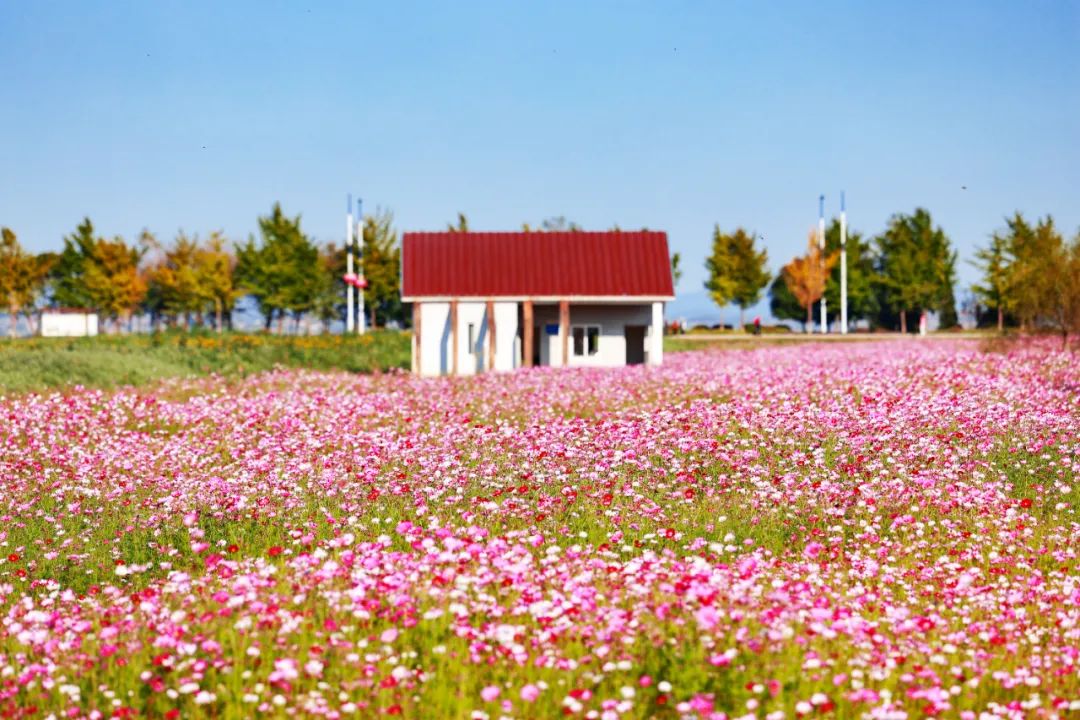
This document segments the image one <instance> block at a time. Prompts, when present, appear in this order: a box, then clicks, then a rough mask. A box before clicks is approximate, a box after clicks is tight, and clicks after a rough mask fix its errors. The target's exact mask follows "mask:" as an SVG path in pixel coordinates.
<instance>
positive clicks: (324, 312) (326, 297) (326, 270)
mask: <svg viewBox="0 0 1080 720" xmlns="http://www.w3.org/2000/svg"><path fill="white" fill-rule="evenodd" d="M353 252H355V250H354V251H353ZM346 263H347V259H346V250H345V247H344V246H342V247H338V246H337V245H336V244H334V243H330V244H329V245H326V246H325V247H323V248H321V249H320V250H319V284H318V290H317V292H316V294H315V303H314V306H313V307H312V309H311V311H312V313H313V314H314V315H315V317H316V318H318V319H319V321H320V322H322V324H323V328H324V329H328V328H329V325H330V323H331V322H332V321H334V320H341V319H342V318H344V316H345V280H344V277H345V273H346V271H347V267H348V266H347V264H346Z"/></svg>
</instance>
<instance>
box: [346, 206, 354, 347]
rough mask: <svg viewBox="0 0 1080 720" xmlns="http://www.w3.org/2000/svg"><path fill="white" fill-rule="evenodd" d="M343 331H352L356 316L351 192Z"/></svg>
mask: <svg viewBox="0 0 1080 720" xmlns="http://www.w3.org/2000/svg"><path fill="white" fill-rule="evenodd" d="M345 215H346V217H345V332H346V333H350V334H351V333H352V331H353V329H354V328H355V327H356V318H355V316H354V315H353V310H354V306H353V286H352V274H353V247H352V245H353V242H352V241H353V237H352V231H353V217H352V193H349V195H348V196H347V199H346V201H345Z"/></svg>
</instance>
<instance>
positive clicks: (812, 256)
mask: <svg viewBox="0 0 1080 720" xmlns="http://www.w3.org/2000/svg"><path fill="white" fill-rule="evenodd" d="M838 260H839V253H838V252H836V251H834V252H833V253H832V254H828V255H823V254H822V252H821V244H820V243H819V242H818V237H817V233H816V232H815V231H813V230H811V231H810V234H809V235H808V237H807V242H806V254H805V255H801V256H799V257H796V258H794V259H792V260H791V261H790V262H789V263H788V264H787V265H785V266H784V267H783V269H782V270H781V271H780V274H781V275H782V276H783V278H784V284H785V285H787V287H788V291H789V292H790V293H791V296H792V297H794V298H795V301H796V302H797V303H798V304H799V307H801V308H802V309H803V310H804V311H805V312H806V322H805V325H804V327H805V329H806V332H810V331H811V330H813V323H814V315H813V313H814V303H816V302H817V301H818V300H820V299H821V296H822V295H823V294H824V293H825V284H826V282H827V280H828V277H829V273H831V272H832V269H833V267H835V266H836V263H837V261H838Z"/></svg>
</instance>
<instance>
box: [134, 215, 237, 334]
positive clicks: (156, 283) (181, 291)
mask: <svg viewBox="0 0 1080 720" xmlns="http://www.w3.org/2000/svg"><path fill="white" fill-rule="evenodd" d="M143 239H144V242H145V243H146V244H147V245H149V246H150V247H152V248H154V249H156V250H157V251H158V253H159V255H158V257H157V258H155V259H154V261H153V262H152V263H151V265H150V266H149V267H148V268H147V271H146V275H147V278H148V285H149V287H148V291H147V299H146V301H145V302H144V309H145V310H147V311H148V312H150V313H151V315H153V316H154V317H159V316H167V317H171V318H172V319H173V320H174V321H178V320H179V319H180V318H183V325H184V327H185V328H188V327H190V326H191V319H192V316H193V315H194V316H195V320H196V322H197V323H198V324H202V323H203V318H204V317H205V316H208V315H212V316H213V317H214V327H216V328H217V329H218V330H221V329H223V326H224V324H225V316H226V315H227V314H229V313H231V311H232V308H233V306H234V305H235V304H236V300H237V298H238V296H239V294H240V291H239V290H238V288H236V286H235V285H234V282H233V269H234V266H235V260H234V258H233V255H232V253H230V252H229V250H228V248H227V247H226V241H225V238H224V236H223V235H222V234H221V233H220V232H213V233H211V234H210V237H209V238H208V239H207V240H206V241H205V242H200V241H199V239H198V237H197V236H196V237H190V238H189V237H188V236H187V235H186V234H185V233H183V232H182V231H181V232H180V234H179V235H177V237H176V239H175V240H174V241H173V244H172V246H171V247H169V248H167V249H162V248H160V247H159V246H158V244H157V241H156V240H155V239H154V237H153V236H152V235H150V234H149V233H148V232H144V233H143Z"/></svg>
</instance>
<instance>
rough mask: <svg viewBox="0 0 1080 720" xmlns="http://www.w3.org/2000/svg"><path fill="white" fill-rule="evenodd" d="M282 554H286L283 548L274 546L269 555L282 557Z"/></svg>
mask: <svg viewBox="0 0 1080 720" xmlns="http://www.w3.org/2000/svg"><path fill="white" fill-rule="evenodd" d="M282 552H284V551H283V550H282V548H281V546H280V545H274V546H273V547H272V548H270V550H269V553H270V557H277V556H278V555H280V554H281V553H282Z"/></svg>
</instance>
